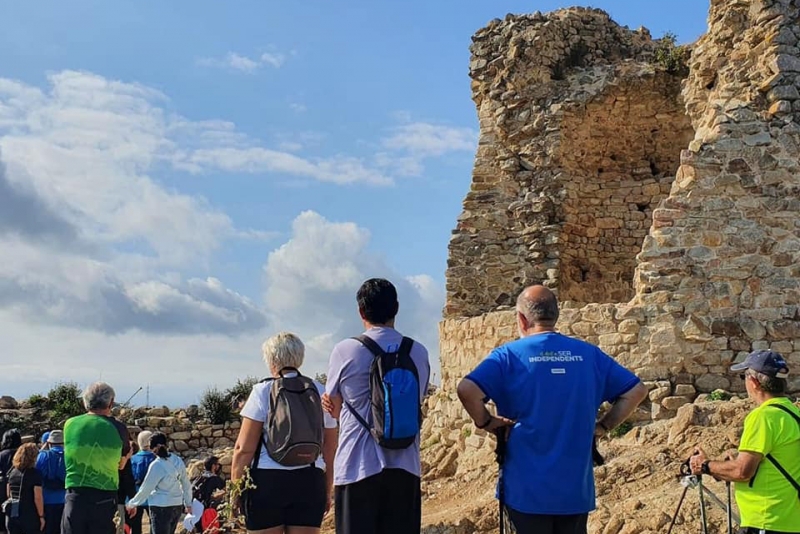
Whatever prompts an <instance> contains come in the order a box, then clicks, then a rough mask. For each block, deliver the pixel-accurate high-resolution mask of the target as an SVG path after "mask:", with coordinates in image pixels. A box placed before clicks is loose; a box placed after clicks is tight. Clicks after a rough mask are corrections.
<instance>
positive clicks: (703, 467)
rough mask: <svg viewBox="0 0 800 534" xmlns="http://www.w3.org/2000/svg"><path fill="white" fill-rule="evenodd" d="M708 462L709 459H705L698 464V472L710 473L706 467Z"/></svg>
mask: <svg viewBox="0 0 800 534" xmlns="http://www.w3.org/2000/svg"><path fill="white" fill-rule="evenodd" d="M709 462H710V460H706V461H705V462H703V463H702V464H701V465H700V472H701V473H703V474H704V475H710V474H711V470H710V469H709V468H708V464H709Z"/></svg>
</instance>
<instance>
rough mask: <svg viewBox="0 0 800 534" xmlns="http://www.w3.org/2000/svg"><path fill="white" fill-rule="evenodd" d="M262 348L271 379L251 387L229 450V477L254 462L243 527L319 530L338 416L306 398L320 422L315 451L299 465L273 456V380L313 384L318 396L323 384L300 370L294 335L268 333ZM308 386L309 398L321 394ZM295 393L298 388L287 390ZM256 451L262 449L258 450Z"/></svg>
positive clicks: (327, 500)
mask: <svg viewBox="0 0 800 534" xmlns="http://www.w3.org/2000/svg"><path fill="white" fill-rule="evenodd" d="M262 353H263V358H264V363H266V364H267V367H268V368H269V371H270V374H271V376H272V378H270V379H267V380H263V381H261V382H259V383H258V384H256V385H255V386H253V390H252V391H251V393H250V396H249V398H248V399H247V403H246V404H245V405H244V407H243V408H242V411H241V415H242V426H241V429H240V431H239V437H238V438H237V440H236V446H235V447H234V450H233V465H232V466H231V480H232V481H234V482H235V481H237V480H239V479H241V478H242V477H243V475H244V469H245V467H251V465H252V467H253V469H252V470H251V473H250V474H251V478H252V479H253V483H254V484H255V486H256V488H255V489H251V490H248V491H247V492H246V495H245V496H244V497H243V500H244V502H243V503H242V504H243V510H244V515H245V526H246V527H247V531H248V532H250V533H251V534H317V533H318V532H319V531H320V526H321V525H322V518H323V517H324V516H325V514H326V513H327V511H328V510H329V509H330V505H331V497H332V493H331V492H332V490H333V456H334V454H335V452H336V443H337V439H338V438H337V430H336V421H335V420H334V419H333V418H332V417H331V416H330V415H328V414H327V413H324V412H323V411H322V406H321V403H320V405H319V413H317V412H316V407H314V410H311V406H312V404H311V403H310V404H309V405H308V406H309V412H313V413H311V415H313V417H312V419H313V420H314V421H316V422H317V423H318V424H319V427H318V428H317V429H316V430H315V431H318V432H319V433H320V434H321V437H322V443H321V453H320V454H319V456H317V457H309V458H308V462H307V463H304V464H303V465H285V464H286V463H287V462H282V463H279V462H278V461H277V460H276V459H275V458H273V455H272V454H270V451H269V450H268V447H267V444H268V442H269V434H268V427H269V425H268V424H267V422H268V421H272V420H273V419H272V418H274V417H276V414H272V413H271V411H272V410H273V405H272V404H273V403H272V402H271V401H272V398H273V397H272V393H274V392H273V391H272V387H273V385H274V384H276V381H277V380H281V379H283V381H282V382H281V384H286V381H287V380H292V379H298V380H295V382H301V383H302V384H303V385H304V386H303V387H304V388H305V389H304V390H303V391H306V392H309V388H311V387H313V388H315V389H316V391H317V392H318V393H319V396H320V397H321V395H322V394H323V393H324V392H325V388H324V386H323V385H322V384H320V383H319V382H318V381H316V380H314V381H313V386H312V385H311V384H310V382H311V381H310V379H307V378H305V377H303V376H302V375H301V374H300V372H299V368H300V366H301V365H302V364H303V358H304V357H305V346H304V345H303V342H302V341H300V339H299V338H298V337H297V336H295V335H294V334H290V333H289V332H281V333H279V334H276V335H274V336H272V337H271V338H269V339H267V340H266V341H265V342H264V345H263V346H262ZM295 385H296V384H295ZM276 391H278V390H276ZM310 391H311V393H310V394H311V397H312V398H314V399H319V397H316V396H315V395H313V390H310ZM296 394H297V391H294V392H292V393H289V395H296ZM314 402H316V400H315V401H314ZM276 413H277V414H278V417H280V409H276ZM288 426H290V425H288ZM323 427H324V430H323ZM257 451H260V452H259V453H258V455H256V452H257ZM312 455H313V453H312ZM309 456H311V455H309Z"/></svg>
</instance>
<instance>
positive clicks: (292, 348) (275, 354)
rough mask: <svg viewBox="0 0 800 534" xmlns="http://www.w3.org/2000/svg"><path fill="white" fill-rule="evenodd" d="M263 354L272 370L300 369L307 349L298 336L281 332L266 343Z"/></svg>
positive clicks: (262, 349) (262, 350)
mask: <svg viewBox="0 0 800 534" xmlns="http://www.w3.org/2000/svg"><path fill="white" fill-rule="evenodd" d="M261 353H262V355H263V357H264V363H266V364H267V366H268V367H269V368H270V370H273V369H274V370H275V371H280V370H281V369H285V368H286V367H294V368H295V369H299V368H300V366H301V365H303V358H305V353H306V347H305V345H303V342H302V341H300V338H299V337H297V336H296V335H294V334H292V333H290V332H280V333H278V334H275V335H274V336H272V337H271V338H269V339H267V340H266V341H265V342H264V344H263V345H262V346H261Z"/></svg>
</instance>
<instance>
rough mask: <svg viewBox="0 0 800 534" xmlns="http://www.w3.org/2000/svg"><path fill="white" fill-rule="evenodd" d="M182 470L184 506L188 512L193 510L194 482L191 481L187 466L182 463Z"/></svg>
mask: <svg viewBox="0 0 800 534" xmlns="http://www.w3.org/2000/svg"><path fill="white" fill-rule="evenodd" d="M181 463H182V462H181ZM180 470H181V488H183V506H184V507H185V508H186V513H187V514H188V513H190V512H191V511H192V483H191V482H190V481H189V473H187V472H186V467H184V466H183V465H181V467H180Z"/></svg>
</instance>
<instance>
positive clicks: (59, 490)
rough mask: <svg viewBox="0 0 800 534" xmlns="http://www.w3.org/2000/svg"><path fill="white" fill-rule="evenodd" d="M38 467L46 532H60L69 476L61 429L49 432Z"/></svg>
mask: <svg viewBox="0 0 800 534" xmlns="http://www.w3.org/2000/svg"><path fill="white" fill-rule="evenodd" d="M36 469H37V470H38V471H39V473H41V475H42V497H43V500H44V534H60V532H61V516H62V515H63V513H64V497H65V495H66V489H65V488H64V481H65V480H66V478H67V467H66V464H65V463H64V433H63V432H62V431H61V430H53V431H51V432H49V433H48V436H47V447H46V448H42V450H41V451H39V456H38V457H37V458H36Z"/></svg>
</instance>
